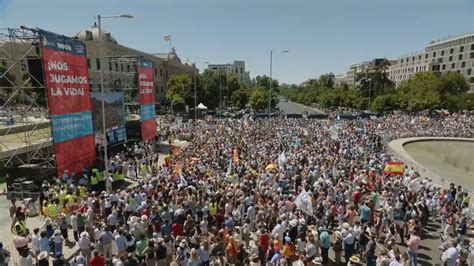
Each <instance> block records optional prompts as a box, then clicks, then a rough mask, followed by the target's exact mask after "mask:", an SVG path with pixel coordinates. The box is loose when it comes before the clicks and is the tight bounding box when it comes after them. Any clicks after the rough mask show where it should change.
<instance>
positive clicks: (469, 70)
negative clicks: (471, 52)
mask: <svg viewBox="0 0 474 266" xmlns="http://www.w3.org/2000/svg"><path fill="white" fill-rule="evenodd" d="M471 73H472V69H470V68H469V69H468V70H467V72H466V74H467V75H468V76H470V75H471Z"/></svg>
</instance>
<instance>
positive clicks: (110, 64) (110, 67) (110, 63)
mask: <svg viewBox="0 0 474 266" xmlns="http://www.w3.org/2000/svg"><path fill="white" fill-rule="evenodd" d="M109 70H110V71H112V62H109Z"/></svg>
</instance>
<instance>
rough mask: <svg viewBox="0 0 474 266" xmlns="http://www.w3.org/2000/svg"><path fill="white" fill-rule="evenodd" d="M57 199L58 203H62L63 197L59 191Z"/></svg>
mask: <svg viewBox="0 0 474 266" xmlns="http://www.w3.org/2000/svg"><path fill="white" fill-rule="evenodd" d="M58 199H59V204H61V205H63V204H64V199H65V196H64V194H63V195H61V193H59V195H58Z"/></svg>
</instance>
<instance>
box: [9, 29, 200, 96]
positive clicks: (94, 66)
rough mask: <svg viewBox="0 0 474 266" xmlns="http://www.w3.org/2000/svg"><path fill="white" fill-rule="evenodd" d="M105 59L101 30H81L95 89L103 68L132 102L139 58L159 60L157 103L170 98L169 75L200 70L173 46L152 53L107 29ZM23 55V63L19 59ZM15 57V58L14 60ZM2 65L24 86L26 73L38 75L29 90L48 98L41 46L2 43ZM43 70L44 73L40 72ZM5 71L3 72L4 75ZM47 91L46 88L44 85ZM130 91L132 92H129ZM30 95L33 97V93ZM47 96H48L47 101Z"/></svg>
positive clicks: (109, 84)
mask: <svg viewBox="0 0 474 266" xmlns="http://www.w3.org/2000/svg"><path fill="white" fill-rule="evenodd" d="M101 35H102V58H103V60H102V61H101V60H100V55H99V29H98V27H96V26H93V27H91V28H88V29H85V30H83V31H81V32H79V33H78V34H77V35H76V36H75V37H74V38H76V39H79V40H81V41H83V42H84V43H85V45H86V52H87V65H88V69H89V71H88V72H89V84H90V88H91V90H92V91H97V90H99V89H100V71H101V69H102V70H103V72H104V73H103V74H104V89H105V90H106V91H107V90H115V91H124V93H125V95H126V96H127V95H134V97H133V98H132V99H130V98H128V99H126V101H127V102H128V103H131V102H132V103H133V102H137V95H138V89H137V75H136V70H137V69H136V64H137V59H138V58H139V57H143V58H145V59H148V60H151V61H153V62H154V63H155V71H154V72H155V73H154V74H155V90H156V93H155V95H156V102H157V103H164V102H165V100H166V97H165V96H166V90H167V84H168V80H169V78H170V77H171V76H172V75H174V74H189V75H194V74H197V73H198V69H197V68H196V67H195V66H194V65H192V64H183V63H182V62H181V60H180V59H179V57H178V55H177V54H176V52H175V50H174V49H172V51H171V52H170V53H166V54H151V53H146V52H143V51H139V50H136V49H133V48H130V47H126V46H124V45H121V44H119V43H118V42H117V40H116V39H115V38H114V37H113V36H112V35H111V34H110V33H108V32H107V31H104V30H102V32H101ZM19 57H22V59H21V60H20V61H21V63H18V62H17V61H18V60H19V59H18V58H19ZM14 59H15V60H14ZM0 68H2V69H4V70H6V69H9V73H8V74H9V75H11V77H10V78H11V81H12V82H11V83H12V84H17V85H16V86H23V85H21V84H22V83H23V81H22V79H25V78H24V75H25V73H33V74H37V75H36V76H35V77H34V78H33V79H31V78H30V79H28V80H29V81H30V82H32V83H34V84H32V86H33V87H36V88H38V89H36V90H32V89H29V90H27V91H28V93H30V92H31V95H33V97H35V96H34V95H35V94H41V95H42V96H41V97H43V98H44V97H45V96H44V95H45V92H44V91H40V88H42V87H43V84H41V83H42V82H40V81H42V79H43V78H42V74H41V73H42V63H41V55H40V50H39V47H38V46H37V45H36V44H35V43H32V42H31V41H30V42H27V41H25V42H15V43H14V44H11V43H9V42H0ZM38 73H40V74H38ZM1 74H2V73H0V75H1ZM43 90H44V88H43ZM127 92H128V93H127ZM31 95H30V96H31ZM45 100H46V99H44V101H45Z"/></svg>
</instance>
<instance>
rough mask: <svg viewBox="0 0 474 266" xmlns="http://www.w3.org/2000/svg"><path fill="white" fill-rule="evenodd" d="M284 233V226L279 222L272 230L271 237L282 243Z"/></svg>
mask: <svg viewBox="0 0 474 266" xmlns="http://www.w3.org/2000/svg"><path fill="white" fill-rule="evenodd" d="M285 231H286V227H285V224H284V223H283V222H282V221H281V220H279V221H278V223H277V225H275V227H274V228H273V230H272V236H274V237H275V238H276V239H278V241H280V243H283V234H284V233H285Z"/></svg>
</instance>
